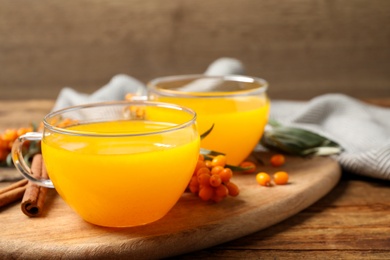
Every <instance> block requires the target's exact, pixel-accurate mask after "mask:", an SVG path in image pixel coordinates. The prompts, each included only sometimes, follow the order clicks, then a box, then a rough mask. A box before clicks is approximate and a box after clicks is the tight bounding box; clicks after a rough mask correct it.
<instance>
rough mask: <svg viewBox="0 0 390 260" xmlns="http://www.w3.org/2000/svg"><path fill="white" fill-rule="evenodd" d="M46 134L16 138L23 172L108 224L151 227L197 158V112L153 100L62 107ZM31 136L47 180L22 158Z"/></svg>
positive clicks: (89, 216) (51, 117)
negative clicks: (38, 176) (35, 174)
mask: <svg viewBox="0 0 390 260" xmlns="http://www.w3.org/2000/svg"><path fill="white" fill-rule="evenodd" d="M43 122H44V131H43V133H40V132H32V133H27V134H25V135H23V136H21V137H20V138H19V139H17V141H16V142H15V144H14V146H13V151H12V158H13V161H14V164H15V166H16V167H17V169H18V170H19V171H20V172H21V173H22V174H23V176H24V177H25V178H27V179H29V180H30V181H33V182H35V183H37V184H39V185H41V186H45V187H55V189H56V190H57V192H58V193H59V194H60V196H61V197H62V198H63V199H64V200H65V202H66V203H67V204H69V205H70V206H71V208H73V209H74V210H75V211H76V212H77V213H78V214H79V215H80V216H81V217H82V218H83V219H84V220H86V221H87V222H90V223H93V224H96V225H100V226H108V227H129V226H137V225H143V224H147V223H150V222H153V221H156V220H158V219H160V218H162V217H163V216H164V215H165V214H166V213H167V212H168V211H169V210H170V209H171V208H172V207H173V206H174V205H175V204H176V202H177V201H178V200H179V198H180V196H181V195H182V194H183V192H184V190H185V188H186V186H187V184H188V183H189V181H190V179H191V176H192V173H193V171H194V168H195V165H196V162H197V160H198V155H199V142H200V140H199V133H198V130H197V125H196V113H195V112H194V111H193V110H191V109H188V108H184V107H181V106H177V105H173V104H166V103H159V102H149V101H134V102H124V101H123V102H122V101H118V102H104V103H96V104H87V105H80V106H74V107H69V108H65V109H62V110H59V111H55V112H52V113H50V114H48V115H47V116H45V118H44V119H43ZM27 140H40V141H41V148H42V156H43V160H44V163H45V166H46V168H47V171H48V174H49V178H50V179H44V180H41V179H36V178H34V177H33V176H32V173H31V169H30V168H29V166H28V165H27V164H26V162H25V161H24V160H23V154H22V146H23V143H24V142H25V141H27Z"/></svg>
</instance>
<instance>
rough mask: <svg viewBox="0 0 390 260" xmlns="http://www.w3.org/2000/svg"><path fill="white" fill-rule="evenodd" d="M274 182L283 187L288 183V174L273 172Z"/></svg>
mask: <svg viewBox="0 0 390 260" xmlns="http://www.w3.org/2000/svg"><path fill="white" fill-rule="evenodd" d="M274 182H275V184H278V185H284V184H286V183H287V182H288V173H287V172H283V171H280V172H275V174H274Z"/></svg>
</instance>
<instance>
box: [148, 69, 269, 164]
mask: <svg viewBox="0 0 390 260" xmlns="http://www.w3.org/2000/svg"><path fill="white" fill-rule="evenodd" d="M207 84H209V85H212V86H216V87H215V88H213V89H211V90H210V88H207V86H206V87H205V85H207ZM187 86H190V87H189V88H187ZM266 86H267V83H266V82H265V81H263V80H261V79H256V78H249V77H243V76H229V77H206V76H177V77H167V78H160V79H156V80H154V81H152V82H151V83H150V84H149V97H150V99H152V100H158V101H162V102H168V103H174V104H179V105H181V106H185V107H189V108H191V109H193V110H195V111H196V113H197V115H198V118H197V122H198V127H199V132H200V133H204V132H206V131H207V130H208V129H210V127H212V126H213V125H214V128H213V130H212V131H211V133H210V134H209V135H208V136H207V137H206V138H204V139H203V140H202V141H201V147H202V148H206V149H209V150H214V151H218V152H223V153H225V154H226V156H227V160H228V163H229V164H235V165H238V164H239V163H241V162H242V161H243V160H244V159H245V158H246V157H247V156H248V155H249V154H250V153H251V152H252V151H253V149H254V148H255V146H256V145H257V143H258V142H259V140H260V138H261V136H262V134H263V131H264V128H265V125H266V124H267V121H268V114H269V107H270V102H269V99H268V97H267V96H266V94H265V89H266ZM190 88H191V89H190Z"/></svg>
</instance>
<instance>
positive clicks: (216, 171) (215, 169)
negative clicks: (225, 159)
mask: <svg viewBox="0 0 390 260" xmlns="http://www.w3.org/2000/svg"><path fill="white" fill-rule="evenodd" d="M223 169H224V168H223V167H222V166H214V167H213V168H211V174H219V172H220V171H222V170H223Z"/></svg>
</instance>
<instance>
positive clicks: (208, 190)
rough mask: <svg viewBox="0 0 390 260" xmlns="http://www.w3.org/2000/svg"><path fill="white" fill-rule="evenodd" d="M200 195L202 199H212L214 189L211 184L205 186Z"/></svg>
mask: <svg viewBox="0 0 390 260" xmlns="http://www.w3.org/2000/svg"><path fill="white" fill-rule="evenodd" d="M198 196H199V198H201V199H202V200H205V201H207V200H210V199H211V198H212V197H213V196H214V189H213V188H212V187H210V186H204V187H202V188H201V189H200V190H199V194H198Z"/></svg>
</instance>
